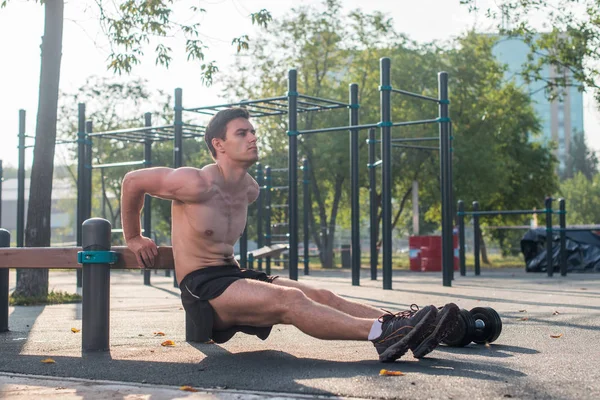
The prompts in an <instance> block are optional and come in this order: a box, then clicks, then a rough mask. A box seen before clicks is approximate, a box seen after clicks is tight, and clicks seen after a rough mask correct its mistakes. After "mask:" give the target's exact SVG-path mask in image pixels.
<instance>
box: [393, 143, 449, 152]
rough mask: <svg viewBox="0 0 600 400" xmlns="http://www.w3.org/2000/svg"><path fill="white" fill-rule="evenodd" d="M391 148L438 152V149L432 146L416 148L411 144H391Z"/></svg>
mask: <svg viewBox="0 0 600 400" xmlns="http://www.w3.org/2000/svg"><path fill="white" fill-rule="evenodd" d="M392 147H398V148H406V149H417V150H438V151H439V150H440V148H439V147H433V146H417V145H412V144H392Z"/></svg>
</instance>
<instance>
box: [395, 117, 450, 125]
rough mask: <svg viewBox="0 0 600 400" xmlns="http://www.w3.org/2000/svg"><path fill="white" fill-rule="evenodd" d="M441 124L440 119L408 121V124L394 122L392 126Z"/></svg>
mask: <svg viewBox="0 0 600 400" xmlns="http://www.w3.org/2000/svg"><path fill="white" fill-rule="evenodd" d="M433 123H439V121H438V119H437V118H435V119H423V120H420V121H406V122H394V123H393V124H392V126H410V125H423V124H433Z"/></svg>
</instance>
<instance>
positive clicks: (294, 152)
mask: <svg viewBox="0 0 600 400" xmlns="http://www.w3.org/2000/svg"><path fill="white" fill-rule="evenodd" d="M287 100H288V131H289V132H297V130H298V120H297V118H298V109H297V107H298V104H297V101H298V86H297V73H296V70H295V69H292V70H290V71H289V73H288V96H287ZM288 138H289V148H288V157H289V159H288V169H289V171H288V176H289V182H288V185H289V188H290V189H289V191H288V193H289V194H288V203H289V207H290V208H289V216H288V218H289V221H288V222H289V224H290V227H289V228H290V229H289V232H290V253H289V254H290V279H292V280H295V281H296V280H298V182H297V180H298V136H297V135H295V134H292V135H289V136H288Z"/></svg>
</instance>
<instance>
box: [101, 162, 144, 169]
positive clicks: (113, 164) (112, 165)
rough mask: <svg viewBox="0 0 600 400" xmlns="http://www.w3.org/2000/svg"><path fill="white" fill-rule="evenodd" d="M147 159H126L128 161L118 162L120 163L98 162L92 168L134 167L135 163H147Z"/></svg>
mask: <svg viewBox="0 0 600 400" xmlns="http://www.w3.org/2000/svg"><path fill="white" fill-rule="evenodd" d="M146 162H147V161H146V160H140V161H126V162H118V163H109V164H98V165H92V169H100V168H112V167H132V166H135V165H145V164H146Z"/></svg>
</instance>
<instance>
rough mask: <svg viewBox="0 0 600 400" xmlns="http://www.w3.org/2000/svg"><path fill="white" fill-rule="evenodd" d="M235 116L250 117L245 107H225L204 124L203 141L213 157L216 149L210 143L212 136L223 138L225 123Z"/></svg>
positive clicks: (225, 129) (235, 117)
mask: <svg viewBox="0 0 600 400" xmlns="http://www.w3.org/2000/svg"><path fill="white" fill-rule="evenodd" d="M237 118H246V119H250V113H249V112H248V110H246V109H245V108H239V107H234V108H227V109H225V110H221V111H219V112H218V113H216V114H215V115H213V117H212V118H211V119H210V121H208V125H206V131H205V132H204V141H205V142H206V145H207V146H208V150H210V154H212V156H213V158H215V159H216V158H217V151H216V150H215V148H214V146H213V145H212V140H213V139H214V138H218V139H222V140H225V134H226V133H227V124H228V123H229V122H230V121H233V120H234V119H237Z"/></svg>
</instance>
